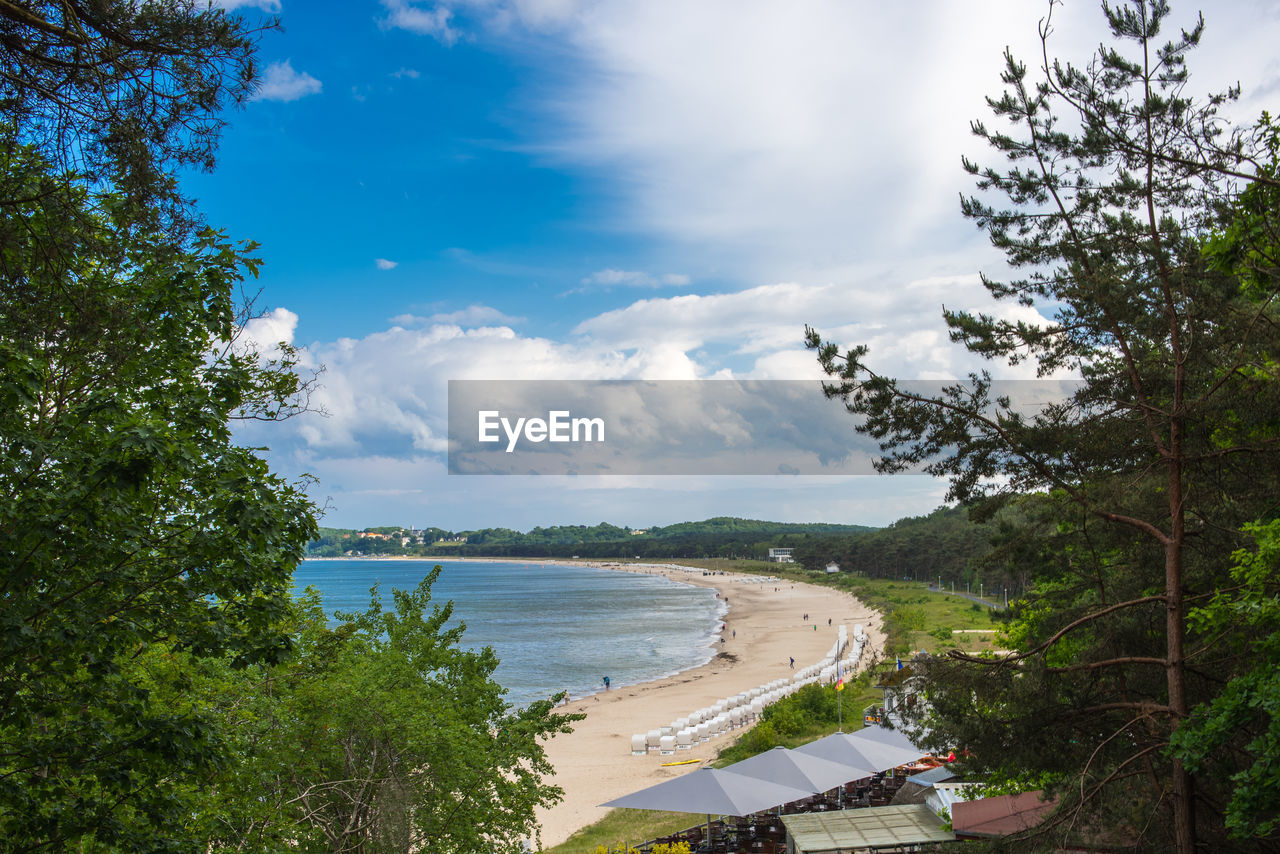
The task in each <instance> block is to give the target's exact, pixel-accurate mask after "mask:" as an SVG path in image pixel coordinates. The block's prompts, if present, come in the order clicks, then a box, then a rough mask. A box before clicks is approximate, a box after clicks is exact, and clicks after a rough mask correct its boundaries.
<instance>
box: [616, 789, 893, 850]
mask: <svg viewBox="0 0 1280 854" xmlns="http://www.w3.org/2000/svg"><path fill="white" fill-rule="evenodd" d="M905 781H906V777H905V776H904V775H902V774H893V773H886V774H873V775H871V776H869V777H864V778H862V779H860V780H854V781H851V782H849V783H846V784H845V785H844V786H841V787H839V788H837V789H834V790H832V791H829V792H825V793H822V794H818V795H811V796H809V797H807V798H801V799H800V800H797V801H791V802H789V803H786V804H782V805H780V806H779V807H775V808H773V809H770V810H764V811H761V812H757V813H752V814H750V815H746V816H730V815H725V816H720V817H719V818H715V819H712V821H711V822H709V823H708V822H703V823H701V824H698V825H696V826H693V827H689V828H686V829H685V830H682V831H679V832H678V833H673V834H671V835H669V836H661V837H658V838H656V839H650V840H646V841H645V842H643V843H641V844H640V845H638V846H637V848H638V849H639V850H640V851H645V852H647V851H649V850H650V849H651V848H652V847H653V846H654V845H668V844H672V843H676V842H687V843H688V844H689V850H690V851H692V852H695V854H734V853H735V852H737V854H780V852H782V851H785V850H786V839H787V831H786V827H785V826H784V825H783V822H782V817H783V816H793V815H806V814H812V813H823V812H835V811H839V810H853V809H862V808H869V807H881V806H888V805H889V802H890V801H891V800H892V799H893V796H894V794H896V793H897V791H898V789H899V788H901V787H902V785H903V783H904V782H905ZM708 832H709V833H710V835H708Z"/></svg>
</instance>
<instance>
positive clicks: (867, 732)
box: [796, 727, 925, 771]
mask: <svg viewBox="0 0 1280 854" xmlns="http://www.w3.org/2000/svg"><path fill="white" fill-rule="evenodd" d="M872 730H875V731H877V732H871V731H872ZM884 732H890V731H889V730H884V729H883V727H867V728H865V729H861V730H859V731H858V732H854V733H844V732H837V733H832V734H831V735H828V736H826V737H825V738H820V739H818V740H817V741H811V742H809V743H808V744H805V745H802V746H800V747H797V748H796V752H797V753H807V754H809V755H810V756H818V757H821V758H824V759H829V760H831V761H833V762H839V763H842V764H844V765H854V766H858V767H862V768H873V769H875V770H876V771H885V770H888V769H889V768H896V767H897V766H899V765H905V764H907V763H908V762H915V761H916V760H917V759H919V758H920V757H921V756H924V755H925V751H923V750H921V749H920V748H918V747H916V746H915V745H913V744H911V742H910V741H909V740H908V741H906V742H905V744H906V746H904V745H903V743H902V741H903V737H902V736H901V734H900V733H899V734H896V735H897V737H894V738H890V739H889V740H888V741H885V740H882V739H885V738H886V737H885V736H884V735H883V733H884Z"/></svg>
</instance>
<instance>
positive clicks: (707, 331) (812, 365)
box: [246, 276, 1042, 458]
mask: <svg viewBox="0 0 1280 854" xmlns="http://www.w3.org/2000/svg"><path fill="white" fill-rule="evenodd" d="M857 293H860V294H861V296H859V297H858V298H857V299H856V300H854V301H852V302H851V301H850V294H849V291H848V290H847V289H845V288H841V287H838V286H836V285H831V284H828V285H821V286H813V285H802V284H797V283H781V284H775V285H762V286H759V287H756V288H749V289H746V290H744V291H741V292H737V293H729V294H716V295H707V296H702V295H681V296H673V297H667V298H654V299H646V300H638V301H636V302H633V303H632V304H630V305H628V306H626V307H625V308H621V309H617V310H614V311H608V312H605V313H602V314H599V315H597V316H595V317H592V318H589V319H587V320H585V321H583V322H581V323H580V324H578V325H577V327H576V328H574V329H573V330H572V332H571V333H570V335H569V336H567V337H564V338H554V337H544V336H530V335H525V334H521V333H520V332H517V331H516V330H515V329H513V328H512V327H513V326H514V325H516V324H517V323H518V321H519V319H518V318H513V317H510V316H508V315H506V314H504V313H503V312H501V311H500V310H498V309H496V308H494V307H492V306H487V305H479V304H477V305H471V306H468V307H466V308H464V309H460V310H457V311H452V312H439V313H436V314H433V315H429V316H417V315H401V316H399V317H396V318H393V319H392V323H393V324H394V325H393V326H392V327H391V328H389V329H387V330H385V331H382V332H378V333H375V334H372V335H367V336H365V337H363V338H359V339H354V338H344V339H340V340H338V341H333V342H318V343H315V344H312V345H310V346H308V347H306V348H304V349H303V351H302V353H303V367H304V368H307V367H318V366H320V365H323V366H324V367H325V374H324V378H323V387H322V388H321V389H320V390H319V391H318V393H317V394H316V396H315V397H314V402H315V403H316V404H317V405H319V406H321V407H323V408H324V410H325V411H327V412H328V413H329V417H328V418H325V419H323V420H315V419H313V420H311V421H310V422H308V423H307V424H305V425H302V424H299V429H298V432H297V433H296V434H295V438H296V439H297V440H298V441H299V442H301V444H302V445H304V446H306V447H307V448H310V449H312V450H313V451H316V452H323V453H326V454H327V453H336V452H341V453H357V452H359V453H366V454H370V453H376V454H382V455H387V456H397V455H399V456H402V457H406V458H407V457H408V456H410V455H413V454H422V453H427V454H440V453H443V452H444V450H445V447H446V442H445V439H446V435H447V422H446V412H447V405H446V390H447V388H448V381H449V380H459V379H501V380H615V379H646V380H693V379H707V378H742V379H770V380H774V379H789V380H806V381H813V382H815V384H816V381H817V380H818V379H819V378H820V377H821V372H820V371H819V370H818V368H817V365H816V362H815V360H814V356H813V354H812V353H809V352H807V351H805V349H804V347H803V345H802V343H801V339H802V336H803V330H804V326H805V324H806V323H816V324H818V325H819V328H820V329H821V331H822V332H823V333H824V335H826V336H827V337H829V338H831V339H832V340H835V341H837V342H839V343H841V344H842V345H843V344H852V343H867V344H869V346H870V347H871V357H870V359H871V361H872V363H873V364H874V365H875V366H876V368H877V370H879V371H881V372H883V373H887V374H891V375H895V376H899V377H902V378H906V379H947V378H954V377H962V376H965V375H966V374H967V373H968V372H970V371H972V370H975V369H977V368H979V367H991V368H993V369H994V370H993V372H994V373H995V374H996V375H997V376H998V377H1003V378H1006V379H1019V378H1030V377H1031V376H1033V372H1032V369H1031V368H1030V367H1028V366H1021V367H1019V368H1016V369H1014V368H1001V367H1000V366H998V365H994V366H990V365H985V363H982V362H980V360H978V359H977V358H976V357H974V356H972V355H971V354H968V353H967V352H966V351H964V350H963V348H961V347H959V346H957V345H955V344H952V343H951V342H950V341H949V340H948V338H947V334H946V330H945V328H944V327H943V324H942V321H941V318H940V317H939V308H938V306H939V305H940V303H941V302H943V301H944V299H945V301H946V302H947V304H948V305H952V306H955V307H956V308H965V307H969V306H974V307H982V308H984V309H987V310H991V306H990V304H989V300H988V299H987V297H986V293H985V291H984V290H983V288H982V286H981V284H980V282H979V281H978V280H977V277H976V276H970V277H953V278H936V279H925V280H921V281H918V282H913V283H911V284H909V285H907V286H905V287H901V288H878V289H875V288H865V289H858V290H857ZM867 294H873V295H874V297H872V296H867ZM995 310H996V311H997V312H1000V313H1002V316H1006V317H1009V318H1010V319H1021V320H1024V321H1027V322H1031V323H1037V322H1042V319H1041V318H1040V317H1039V315H1037V314H1036V313H1035V312H1034V311H1032V310H1031V309H1027V308H1023V307H1020V306H1016V305H1010V306H997V307H996V309H995ZM255 324H256V325H254V326H252V328H251V329H250V330H247V332H246V334H247V335H249V334H251V335H252V337H253V338H255V339H256V340H258V341H261V342H270V341H275V340H292V336H293V332H294V329H295V328H296V325H297V317H296V315H294V314H293V313H292V312H288V311H287V310H285V309H277V310H276V311H275V312H273V313H272V314H271V315H268V316H266V317H264V318H262V319H260V320H258V321H255ZM904 329H906V330H914V331H908V332H904V331H903V330H904Z"/></svg>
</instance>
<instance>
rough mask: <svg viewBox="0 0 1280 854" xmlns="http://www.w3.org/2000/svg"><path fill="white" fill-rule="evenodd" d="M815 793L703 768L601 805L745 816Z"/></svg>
mask: <svg viewBox="0 0 1280 854" xmlns="http://www.w3.org/2000/svg"><path fill="white" fill-rule="evenodd" d="M812 794H813V792H812V791H810V790H808V789H799V788H795V787H792V786H784V785H782V784H781V783H774V782H771V781H769V780H761V779H759V778H758V777H748V776H746V775H745V774H737V773H735V772H733V771H728V770H725V769H723V768H699V769H698V770H697V771H694V772H692V773H690V774H685V775H683V776H681V777H676V778H674V779H671V780H664V781H663V782H661V783H658V784H657V785H655V786H650V787H649V788H647V789H641V790H640V791H638V792H632V793H631V794H629V795H624V796H622V797H621V798H617V799H615V800H612V801H609V802H608V803H605V804H601V805H600V806H602V807H628V808H630V809H637V810H668V811H670V812H692V813H705V814H708V815H713V814H714V815H737V816H743V815H750V814H751V813H753V812H759V811H760V810H766V809H771V808H772V807H776V806H779V805H781V804H788V803H791V802H792V801H798V800H800V799H802V798H807V797H809V796H810V795H812Z"/></svg>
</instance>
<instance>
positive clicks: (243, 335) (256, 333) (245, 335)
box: [236, 308, 298, 356]
mask: <svg viewBox="0 0 1280 854" xmlns="http://www.w3.org/2000/svg"><path fill="white" fill-rule="evenodd" d="M297 329H298V315H296V314H295V313H293V312H292V311H289V309H287V308H276V309H272V310H271V311H269V312H267V313H266V314H260V315H258V316H257V317H254V318H252V319H250V320H249V321H248V322H247V323H245V325H244V326H243V327H242V328H241V331H240V337H239V338H238V339H237V340H236V344H237V345H238V346H240V347H243V348H244V349H245V350H246V351H256V352H258V353H260V354H262V355H264V356H270V355H272V354H274V353H275V352H276V351H277V350H278V348H279V345H280V344H286V345H287V344H292V343H293V336H294V333H295V332H296V331H297Z"/></svg>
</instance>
